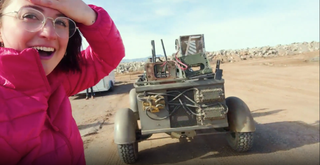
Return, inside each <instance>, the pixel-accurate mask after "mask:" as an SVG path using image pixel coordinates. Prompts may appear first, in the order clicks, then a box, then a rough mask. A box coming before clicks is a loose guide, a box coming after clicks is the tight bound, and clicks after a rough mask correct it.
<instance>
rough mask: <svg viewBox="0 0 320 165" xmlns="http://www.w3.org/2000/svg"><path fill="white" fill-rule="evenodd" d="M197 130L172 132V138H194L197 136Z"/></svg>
mask: <svg viewBox="0 0 320 165" xmlns="http://www.w3.org/2000/svg"><path fill="white" fill-rule="evenodd" d="M196 134H197V133H196V131H186V132H171V133H170V136H171V138H177V139H179V138H194V137H195V136H196Z"/></svg>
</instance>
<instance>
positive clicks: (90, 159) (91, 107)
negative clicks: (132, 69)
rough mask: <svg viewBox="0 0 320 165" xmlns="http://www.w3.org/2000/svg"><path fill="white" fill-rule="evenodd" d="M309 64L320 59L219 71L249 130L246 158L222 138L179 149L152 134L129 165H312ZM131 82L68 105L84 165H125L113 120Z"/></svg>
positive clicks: (313, 102) (314, 125) (314, 108)
mask: <svg viewBox="0 0 320 165" xmlns="http://www.w3.org/2000/svg"><path fill="white" fill-rule="evenodd" d="M313 57H319V51H318V52H314V53H308V54H300V55H295V56H289V57H274V58H266V59H263V58H259V59H250V60H245V61H240V62H236V63H225V64H222V65H221V68H222V69H223V74H224V79H225V89H226V95H227V96H237V97H240V98H241V99H242V100H244V101H245V102H246V103H247V104H248V106H249V108H250V110H251V112H252V115H253V117H254V120H255V122H256V127H257V131H256V134H255V141H254V146H253V148H252V150H250V151H249V152H247V153H242V154H239V153H236V152H234V151H232V150H231V149H230V148H229V146H228V144H227V142H226V140H225V139H224V135H208V136H199V138H195V139H194V140H193V141H191V142H190V143H180V142H179V141H178V140H177V139H171V138H168V136H167V135H166V134H155V135H153V136H152V137H151V139H150V140H148V141H143V142H141V143H139V160H138V162H137V163H136V164H143V165H149V164H202V165H205V164H208V165H209V164H210V165H211V164H219V165H227V164H247V165H248V164H268V165H269V164H302V163H304V164H308V165H309V164H319V61H317V60H315V61H316V62H314V60H310V59H312V58H313ZM318 59H319V58H318ZM136 77H137V74H133V75H118V76H117V77H116V81H117V83H116V87H115V88H114V90H113V91H110V92H103V93H97V94H96V95H97V96H96V97H95V98H94V99H89V100H85V99H84V96H83V95H76V96H72V97H70V100H71V104H72V107H73V115H74V118H75V120H76V122H77V124H78V126H79V130H80V132H81V134H82V135H83V141H84V147H85V154H86V161H87V164H90V165H91V164H94V165H100V164H113V165H117V164H124V163H122V162H121V160H120V159H119V157H118V155H117V146H116V145H115V144H114V143H113V116H114V114H115V112H116V111H117V110H118V109H120V108H127V107H129V98H128V93H129V91H130V89H131V88H132V87H133V86H132V82H133V81H134V80H135V79H136ZM161 137H163V138H161Z"/></svg>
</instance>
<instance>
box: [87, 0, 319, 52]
mask: <svg viewBox="0 0 320 165" xmlns="http://www.w3.org/2000/svg"><path fill="white" fill-rule="evenodd" d="M96 2H98V4H99V3H100V4H102V5H104V6H105V7H104V8H105V9H106V10H107V11H108V12H109V13H110V15H111V16H112V18H113V19H114V21H115V23H116V25H117V27H118V29H119V30H120V33H121V35H122V38H123V41H124V44H125V48H126V57H125V58H136V57H147V56H150V55H151V45H150V41H151V40H155V41H156V46H157V47H156V52H157V54H163V53H162V46H161V42H160V39H163V40H164V43H165V46H166V49H167V51H166V52H167V54H168V55H169V54H170V55H171V54H172V53H174V52H175V49H174V41H175V39H176V38H178V37H179V36H180V35H188V34H204V35H205V42H206V48H207V50H208V51H214V50H221V49H240V48H246V47H256V46H266V45H270V46H272V45H277V44H289V43H292V42H304V41H307V42H309V41H313V40H314V41H319V1H318V0H308V1H305V0H295V1H291V0H282V1H276V0H268V1H267V0H266V1H263V0H260V1H256V0H243V1H214V0H211V1H209V0H208V1H206V0H203V1H195V0H148V1H147V0H146V1H134V2H131V1H130V2H128V1H125V0H119V1H116V2H115V1H96ZM92 3H94V4H95V2H93V1H92Z"/></svg>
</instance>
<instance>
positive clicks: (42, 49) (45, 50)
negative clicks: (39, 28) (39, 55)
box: [33, 46, 54, 52]
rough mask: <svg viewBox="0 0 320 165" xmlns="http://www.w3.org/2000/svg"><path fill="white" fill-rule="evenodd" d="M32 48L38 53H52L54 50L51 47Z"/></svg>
mask: <svg viewBox="0 0 320 165" xmlns="http://www.w3.org/2000/svg"><path fill="white" fill-rule="evenodd" d="M33 48H35V49H37V50H38V51H44V52H54V48H51V47H43V46H35V47H33Z"/></svg>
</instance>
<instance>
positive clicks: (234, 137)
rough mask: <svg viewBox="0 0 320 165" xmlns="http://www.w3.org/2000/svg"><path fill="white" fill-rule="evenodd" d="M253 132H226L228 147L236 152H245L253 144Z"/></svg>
mask: <svg viewBox="0 0 320 165" xmlns="http://www.w3.org/2000/svg"><path fill="white" fill-rule="evenodd" d="M253 139H254V138H253V132H231V133H228V134H227V140H228V143H229V145H230V147H231V148H232V149H233V150H235V151H237V152H245V151H248V150H250V149H251V147H252V145H253Z"/></svg>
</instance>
